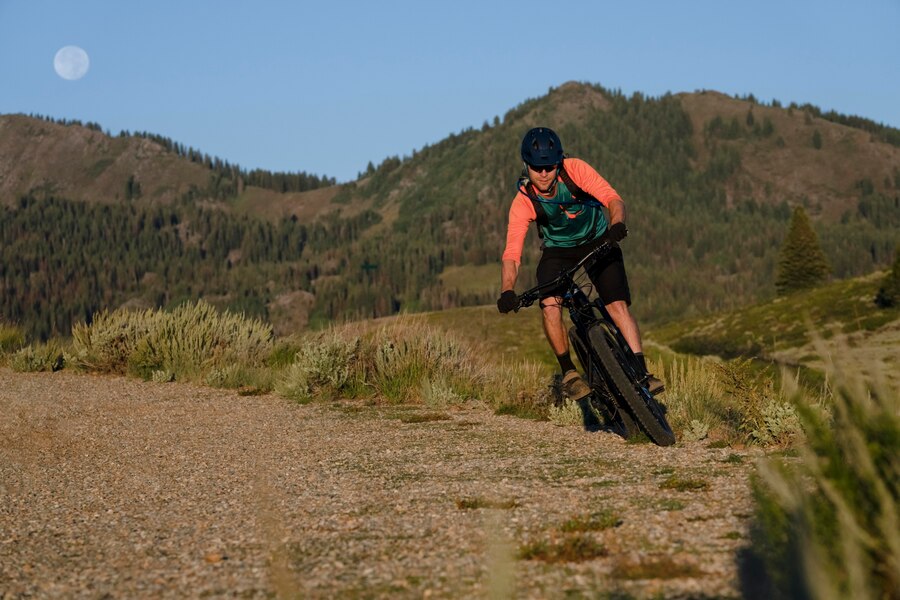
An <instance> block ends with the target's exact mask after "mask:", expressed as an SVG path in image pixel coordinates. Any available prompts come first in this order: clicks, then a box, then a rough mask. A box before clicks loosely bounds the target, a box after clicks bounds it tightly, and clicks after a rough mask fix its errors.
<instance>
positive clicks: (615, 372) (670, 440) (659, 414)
mask: <svg viewBox="0 0 900 600" xmlns="http://www.w3.org/2000/svg"><path fill="white" fill-rule="evenodd" d="M588 338H589V340H590V344H591V346H592V347H593V349H594V351H595V352H596V353H597V358H599V359H600V364H601V365H602V366H603V370H604V371H606V373H607V375H608V376H609V377H608V378H607V382H608V383H609V385H610V388H615V389H614V390H613V393H614V394H615V395H616V396H617V397H618V398H619V399H620V400H621V402H622V403H624V404H625V405H626V406H627V407H628V409H629V411H630V412H631V414H632V415H634V417H635V418H636V419H637V421H638V422H639V423H640V424H641V429H643V430H644V432H645V433H646V434H647V436H648V437H649V438H650V439H651V440H652V441H653V443H655V444H657V445H658V446H671V445H672V444H674V443H675V434H674V433H673V432H672V428H671V427H669V423H668V421H666V415H665V411H664V409H663V407H662V406H660V405H659V403H657V402H656V400H655V399H654V398H653V396H652V395H650V392H649V391H647V389H646V388H644V387H643V386H641V385H639V384H638V383H636V382H635V380H634V378H633V377H632V376H631V371H632V370H631V368H630V367H626V365H627V364H628V363H627V359H626V357H625V353H624V352H623V350H622V348H621V346H619V343H618V341H617V340H616V338H615V336H614V335H613V332H612V331H610V330H609V328H608V327H606V326H604V325H603V324H602V323H601V324H598V325H595V326H594V327H591V329H590V331H588Z"/></svg>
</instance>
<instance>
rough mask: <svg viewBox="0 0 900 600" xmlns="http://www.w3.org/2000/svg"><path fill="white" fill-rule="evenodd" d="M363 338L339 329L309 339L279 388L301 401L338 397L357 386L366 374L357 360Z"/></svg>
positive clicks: (279, 384)
mask: <svg viewBox="0 0 900 600" xmlns="http://www.w3.org/2000/svg"><path fill="white" fill-rule="evenodd" d="M359 352H360V340H359V338H358V337H355V336H346V335H345V334H343V333H342V332H340V331H339V330H336V329H331V330H329V331H327V332H324V333H320V334H316V335H315V336H313V337H311V338H309V339H307V340H305V341H304V342H303V343H302V344H301V345H300V349H299V350H298V351H297V353H296V354H295V355H294V362H293V363H291V364H290V365H289V366H288V367H287V369H286V370H285V372H284V373H283V375H282V377H281V378H280V379H279V381H278V383H276V385H275V391H276V392H277V393H278V394H279V395H281V396H283V397H285V398H290V399H292V400H296V401H298V402H304V403H305V402H309V401H311V400H313V399H314V398H316V397H320V398H323V399H330V398H334V397H336V396H338V395H340V394H341V393H343V392H345V391H347V390H348V389H351V388H355V387H356V385H357V384H358V383H359V381H360V380H361V377H362V373H360V371H359V369H358V367H357V364H358V359H359Z"/></svg>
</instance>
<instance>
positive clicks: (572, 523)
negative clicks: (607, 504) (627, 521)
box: [559, 510, 622, 533]
mask: <svg viewBox="0 0 900 600" xmlns="http://www.w3.org/2000/svg"><path fill="white" fill-rule="evenodd" d="M621 524H622V519H621V518H620V517H619V516H618V515H617V514H616V513H614V512H613V511H611V510H602V511H599V512H594V513H590V514H588V515H577V516H574V517H571V518H569V519H568V520H566V521H564V522H563V523H562V524H561V525H560V526H559V530H560V531H562V532H565V533H576V532H587V531H603V530H604V529H609V528H611V527H618V526H619V525H621Z"/></svg>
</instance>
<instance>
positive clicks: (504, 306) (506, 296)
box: [497, 290, 519, 313]
mask: <svg viewBox="0 0 900 600" xmlns="http://www.w3.org/2000/svg"><path fill="white" fill-rule="evenodd" d="M518 307H519V297H518V296H516V293H515V292H514V291H512V290H506V291H505V292H503V293H502V294H500V298H499V299H497V310H499V311H500V312H502V313H508V312H509V311H511V310H515V309H516V308H518Z"/></svg>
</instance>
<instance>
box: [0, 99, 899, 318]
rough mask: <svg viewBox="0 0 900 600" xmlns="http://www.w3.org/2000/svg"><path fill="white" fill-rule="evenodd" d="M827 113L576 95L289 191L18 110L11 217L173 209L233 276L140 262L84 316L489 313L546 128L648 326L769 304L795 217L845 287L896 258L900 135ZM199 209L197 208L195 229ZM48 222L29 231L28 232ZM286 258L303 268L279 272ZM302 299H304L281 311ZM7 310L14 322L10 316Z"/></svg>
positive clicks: (20, 269) (16, 283)
mask: <svg viewBox="0 0 900 600" xmlns="http://www.w3.org/2000/svg"><path fill="white" fill-rule="evenodd" d="M822 115H823V113H822V112H821V110H819V109H817V108H816V107H810V106H807V107H799V106H795V105H791V106H790V107H788V108H783V107H781V106H776V105H775V103H773V104H772V105H764V104H761V103H758V102H756V101H755V99H753V98H752V97H748V98H743V99H739V98H732V97H729V96H725V95H723V94H719V93H717V92H709V91H704V92H695V93H686V94H676V95H673V94H666V95H664V96H661V97H658V98H651V97H647V96H644V95H642V94H633V95H631V96H629V97H626V96H624V95H623V94H621V93H620V92H616V91H610V90H606V89H604V88H602V87H600V86H598V85H593V84H584V83H577V82H569V83H567V84H564V85H562V86H560V87H558V88H552V89H551V90H550V91H549V93H548V94H547V95H545V96H542V97H539V98H533V99H529V100H526V101H524V102H523V103H521V104H520V105H518V106H516V107H514V108H512V109H510V110H509V111H507V112H506V113H505V114H504V116H503V117H502V119H501V118H499V117H497V118H495V119H494V120H493V123H488V122H487V121H486V122H485V124H484V125H483V126H482V127H481V128H480V129H474V128H468V129H466V130H463V131H461V132H459V133H457V134H451V135H449V136H447V137H446V138H445V139H443V140H441V141H440V142H438V143H436V144H433V145H426V146H424V147H422V148H420V149H417V150H414V151H413V152H412V153H411V155H409V156H406V157H404V158H402V159H401V158H400V157H398V156H394V157H388V158H387V159H385V160H384V161H382V162H381V164H379V165H378V166H377V167H375V166H374V165H373V166H372V167H371V168H370V169H367V171H366V172H365V173H363V174H361V176H360V178H358V179H357V180H356V181H353V182H348V183H343V184H338V185H332V186H329V185H322V186H320V187H318V188H317V189H312V190H308V191H301V192H284V193H282V192H277V191H274V190H272V189H263V188H261V187H256V186H252V185H240V182H239V181H238V180H233V179H229V177H228V176H227V173H226V175H223V174H222V171H221V170H219V171H216V170H211V169H210V168H209V167H208V166H206V165H204V164H202V163H198V162H191V161H190V160H188V159H187V158H185V157H179V156H178V155H177V154H174V153H171V152H168V153H167V152H165V148H163V146H161V145H160V144H157V143H155V142H154V141H153V140H150V139H147V138H139V137H137V136H130V137H129V136H125V137H119V138H112V137H109V136H105V135H104V134H102V133H101V132H98V131H95V130H93V129H90V128H87V127H78V126H77V125H76V126H71V127H63V126H58V125H52V124H48V123H46V122H43V121H39V120H36V119H34V120H29V118H28V117H24V116H21V115H17V116H9V115H6V116H0V174H4V175H3V177H2V178H0V206H3V205H5V206H6V207H7V209H6V210H7V211H10V212H8V214H9V215H10V217H9V219H10V220H12V219H14V218H15V215H16V211H17V208H16V207H17V206H18V204H17V198H16V196H17V195H22V194H24V195H30V196H32V197H33V199H34V200H35V201H37V202H41V201H42V199H46V198H49V197H51V196H52V197H54V198H56V199H57V200H59V199H60V198H68V199H69V200H72V201H76V202H88V203H95V202H105V203H108V204H110V205H116V206H123V207H125V206H127V207H131V208H128V210H129V211H132V213H134V214H131V216H122V217H121V219H124V221H123V222H129V219H132V220H134V222H133V223H132V225H130V226H131V227H134V228H140V227H144V225H143V223H144V222H145V221H146V219H145V218H144V217H141V216H140V215H138V214H137V212H140V211H143V210H148V211H155V210H159V209H160V208H159V207H160V206H165V207H168V208H167V209H166V210H169V211H170V212H172V213H173V214H170V215H165V216H164V218H163V217H152V218H151V221H152V222H155V223H161V224H162V225H161V226H162V228H163V229H164V230H165V229H166V228H168V227H177V228H178V229H177V235H176V236H175V237H177V238H178V239H181V242H179V241H178V239H176V240H175V241H173V242H172V244H174V245H175V246H173V247H172V249H171V252H176V253H178V254H177V256H183V255H184V252H185V251H186V250H187V247H181V248H180V249H179V247H177V246H178V244H179V243H182V245H184V244H188V245H193V246H194V247H196V249H197V255H196V258H191V261H193V262H190V263H186V264H185V266H184V267H183V268H184V269H188V270H190V269H200V268H202V269H203V271H204V272H206V273H217V274H218V275H216V276H215V277H210V276H209V275H207V276H206V277H205V278H204V277H200V278H199V279H196V281H194V285H186V284H185V283H184V282H183V281H181V280H175V279H172V276H171V275H170V276H169V277H168V278H167V277H165V276H161V277H158V278H157V279H155V281H157V284H158V285H162V286H163V289H154V290H152V293H151V291H150V290H145V289H144V287H143V286H144V284H143V283H142V279H141V276H140V275H141V274H142V273H146V272H151V271H152V272H156V271H158V270H159V268H161V267H160V266H152V265H164V264H165V263H166V261H168V260H171V259H167V258H164V257H156V258H154V259H153V260H150V259H149V258H140V257H138V258H136V259H134V260H136V261H137V263H136V264H135V265H133V268H132V269H131V270H130V271H129V272H133V274H134V275H135V276H136V279H135V281H137V283H136V284H134V285H131V287H130V288H129V290H130V291H125V290H124V288H123V289H121V290H119V289H114V290H106V291H105V293H103V294H98V295H97V298H95V299H94V300H91V301H90V302H84V303H82V304H81V309H82V310H81V311H80V312H82V313H86V314H87V315H88V317H89V315H90V314H91V312H92V311H93V310H97V309H99V308H115V306H117V305H120V304H123V303H126V302H129V301H131V300H133V299H134V298H135V296H134V294H136V293H137V294H138V295H139V296H140V297H141V298H144V299H145V300H142V302H150V304H151V305H152V304H154V303H155V302H158V301H159V299H160V298H163V299H164V302H166V303H170V302H175V301H177V299H178V298H183V297H197V296H211V297H215V298H219V299H220V305H221V306H223V307H225V308H229V307H230V308H240V309H242V310H247V309H250V310H251V312H253V313H254V314H257V315H259V316H263V317H265V318H274V314H275V312H277V313H278V314H280V315H285V319H286V322H291V323H307V322H308V321H309V320H310V319H311V320H312V321H313V322H318V323H322V322H327V321H329V320H331V319H335V318H351V317H359V316H384V315H388V314H393V313H395V312H397V311H401V310H404V311H415V310H424V309H440V308H447V307H452V306H462V305H472V304H482V303H488V302H491V301H492V300H493V298H494V296H495V294H496V287H497V285H498V281H491V280H490V277H487V276H485V275H486V273H489V271H490V269H489V267H488V266H489V265H491V264H496V263H497V261H498V260H499V256H500V253H501V252H502V249H503V244H504V240H505V220H506V212H507V206H508V202H509V201H510V200H511V199H512V196H513V194H514V182H515V178H516V175H517V173H518V172H519V171H520V169H521V163H520V161H519V158H518V147H519V142H520V140H521V135H522V133H523V132H524V131H525V130H527V129H528V128H529V127H531V126H535V125H545V126H553V127H554V128H556V129H557V131H558V132H559V133H560V135H561V137H562V139H563V142H564V145H565V147H566V149H567V150H568V151H569V152H570V153H571V154H573V155H575V156H579V157H581V158H584V159H585V160H588V162H590V163H591V164H593V165H595V166H596V167H597V168H598V170H599V171H600V172H601V174H603V175H604V177H606V178H607V179H608V180H609V181H610V183H611V184H612V185H613V187H615V188H616V189H617V190H618V191H619V192H620V194H621V195H622V196H623V198H625V201H626V204H627V205H628V208H629V229H630V234H629V237H628V239H627V240H626V241H625V248H626V257H627V258H626V260H627V261H628V265H629V266H628V268H629V276H630V279H631V281H632V289H633V291H634V292H635V298H636V306H635V309H636V312H637V313H638V314H639V315H640V316H641V318H642V319H643V320H648V319H649V320H652V321H656V322H662V321H665V320H669V319H672V318H679V317H681V316H691V315H694V316H696V315H699V314H703V313H705V312H709V311H711V310H724V309H727V308H730V307H736V306H740V305H743V304H746V303H748V302H752V301H756V300H759V299H761V298H765V297H767V296H771V295H773V294H774V288H773V287H772V285H771V281H772V279H773V273H774V269H775V264H776V262H777V252H778V247H779V245H780V241H781V236H782V235H783V234H784V232H785V231H786V227H787V222H788V219H789V214H790V208H791V207H792V206H795V205H798V204H799V205H802V206H804V207H805V208H806V209H807V211H808V212H809V213H810V215H811V216H812V219H813V222H814V225H815V226H816V227H817V231H818V233H819V236H820V238H821V241H822V244H823V247H824V249H825V250H826V254H828V255H829V258H830V259H831V260H832V263H833V266H834V272H835V276H836V277H849V276H855V275H861V274H864V273H868V272H871V271H872V270H874V269H876V268H883V267H884V266H886V265H887V264H888V262H889V261H890V260H891V258H892V257H893V251H894V247H895V245H896V243H897V241H898V240H897V234H896V231H897V230H898V229H900V210H898V208H900V147H898V146H897V145H894V144H893V143H888V142H887V141H884V140H893V139H894V134H895V133H898V132H897V130H894V129H891V128H884V127H883V126H879V125H877V124H874V123H872V122H871V121H868V120H865V119H861V118H858V117H845V116H842V115H837V116H834V115H831V117H830V120H829V118H825V116H828V115H827V114H826V115H825V116H822ZM10 123H14V125H15V128H16V131H17V133H16V134H15V135H10V132H11V131H12V130H13V128H12V126H11V125H10ZM847 123H851V124H853V123H855V124H858V125H859V126H858V127H854V126H851V125H848V124H847ZM73 132H74V133H73ZM73 156H74V157H75V158H76V159H77V160H71V157H73ZM42 157H43V158H42ZM326 179H327V178H326ZM319 183H322V181H319ZM135 189H137V190H139V193H137V194H134V193H131V194H129V190H131V191H132V192H133V191H134V190H135ZM23 206H24V205H23ZM28 206H34V205H33V204H28ZM198 210H199V211H200V213H196V211H198ZM135 211H137V212H135ZM173 211H174V212H173ZM185 211H195V212H194V213H192V216H191V217H190V219H187V218H185V217H184V216H183V214H182V213H185ZM203 211H217V212H221V213H223V214H224V215H226V216H225V217H222V218H221V219H220V218H219V217H216V218H214V219H213V221H214V222H217V223H220V224H219V225H217V227H225V228H228V229H229V230H235V231H239V232H240V233H234V234H231V235H225V234H224V233H222V232H216V231H212V230H210V229H209V228H208V227H207V228H205V229H204V228H203V227H200V223H199V222H198V221H197V220H198V219H199V220H200V221H204V222H207V221H209V220H210V217H209V216H204V214H206V213H203ZM176 213H177V214H176ZM185 214H186V213H185ZM82 218H88V217H87V215H85V216H84V217H82ZM91 218H95V217H91ZM159 219H162V221H160V220H159ZM223 219H224V220H223ZM234 219H243V221H241V223H242V224H240V225H239V226H238V225H237V224H235V223H233V222H232V221H233V220H234ZM247 219H249V221H248V220H247ZM254 220H259V221H260V224H258V225H254V224H253V222H254ZM264 222H265V223H269V224H263V223H264ZM229 223H230V224H229ZM44 226H45V225H22V226H21V227H20V228H19V229H18V230H17V231H19V232H20V233H19V234H16V235H23V234H22V233H21V232H22V231H28V228H29V227H31V228H33V227H44ZM46 226H48V227H49V226H51V224H47V225H46ZM23 227H24V229H23ZM198 227H200V228H199V229H198ZM235 228H237V229H235ZM267 231H268V232H267ZM276 231H282V232H288V233H285V234H284V235H287V236H288V237H287V238H284V239H282V240H281V241H280V242H279V244H281V245H280V246H279V248H287V246H285V245H284V244H288V243H298V244H301V245H302V247H296V248H294V249H293V250H290V251H288V250H278V251H277V252H274V253H273V252H269V251H263V250H262V248H263V246H264V245H265V244H269V243H270V242H268V241H267V240H268V239H271V238H272V236H273V235H275V233H273V232H276ZM33 233H39V232H33ZM204 236H206V237H204ZM71 237H75V236H70V238H71ZM182 238H183V239H182ZM250 238H252V239H250ZM290 240H295V241H294V242H290ZM4 243H5V244H15V243H17V240H16V239H5V240H4ZM29 248H30V250H29V251H28V252H30V253H31V255H29V256H31V258H29V257H28V256H26V257H24V258H23V259H21V260H19V258H16V259H15V260H19V263H18V264H17V266H16V267H15V268H14V269H13V271H14V273H13V274H12V275H11V276H10V275H7V281H12V285H10V284H9V283H7V289H9V290H10V293H11V294H12V297H13V299H14V301H13V302H21V301H22V300H23V299H24V298H26V297H27V298H33V297H35V294H37V297H40V295H41V294H42V293H44V292H36V291H35V289H34V286H33V285H32V284H31V283H29V281H30V278H33V277H32V276H31V275H30V273H33V272H34V271H33V268H34V265H35V264H38V265H40V264H43V263H42V261H43V262H44V263H46V262H47V261H48V259H51V260H50V262H52V258H53V257H47V256H46V250H44V249H42V248H41V247H40V245H39V244H38V245H33V246H30V247H29ZM191 252H193V250H192V251H191ZM285 252H287V254H289V255H290V256H291V259H290V261H285V259H283V258H279V256H286V254H285ZM537 253H538V243H537V240H536V239H534V237H533V233H530V234H529V239H527V240H526V251H525V254H524V257H523V262H524V264H525V265H526V268H525V269H523V276H522V285H527V284H528V283H529V281H530V279H531V278H532V277H533V276H532V275H531V270H532V267H533V265H534V264H535V260H536V256H537ZM172 256H176V255H172ZM254 257H255V258H254ZM4 258H7V257H4ZM88 259H90V257H88ZM8 260H13V258H9V259H8ZM211 260H212V261H213V262H210V261H211ZM254 260H256V261H263V262H254ZM235 261H238V262H235ZM265 261H273V262H271V263H269V262H265ZM191 265H194V266H191ZM235 266H238V267H241V268H242V269H244V271H242V272H243V273H244V275H242V277H244V279H243V280H241V282H240V284H239V289H240V290H241V291H240V293H238V292H237V291H236V289H235V288H234V286H235V281H234V274H233V272H232V274H231V275H228V272H230V271H229V270H230V269H232V268H233V267H235ZM97 271H98V269H96V268H94V269H88V271H87V272H86V274H85V276H88V277H96V276H97V275H96V272H97ZM256 272H264V273H266V275H265V276H264V278H260V276H258V275H256ZM498 272H499V269H498ZM451 274H452V276H451ZM192 277H193V276H192ZM498 278H499V275H498ZM151 280H153V278H151ZM160 280H161V281H162V283H159V281H160ZM213 281H216V283H215V284H213V283H211V282H213ZM98 285H99V284H98ZM104 285H106V284H104ZM100 287H102V286H100ZM173 288H177V289H180V290H181V291H178V292H175V291H173ZM251 288H252V289H251ZM297 292H304V294H299V295H298V294H297ZM309 295H312V296H313V297H314V298H315V300H314V301H310V300H309V298H310V296H309ZM100 297H102V301H101V300H100V299H99V298H100ZM291 297H302V298H303V302H301V303H298V306H297V307H296V308H291V306H290V303H287V304H288V306H287V307H286V306H285V299H287V298H291ZM148 298H149V299H150V300H147V299H148ZM153 298H156V300H153ZM110 303H111V304H110ZM12 306H13V307H15V304H12ZM275 307H277V311H276V310H275ZM48 310H49V309H48ZM56 310H57V311H58V310H63V311H64V310H66V309H65V307H57V309H56ZM8 311H9V309H8V308H7V309H5V313H0V316H5V317H6V318H8V319H9V318H15V315H11V313H9V312H8ZM294 311H299V312H294ZM34 318H40V317H34ZM279 318H281V317H279ZM63 321H65V320H63Z"/></svg>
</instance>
